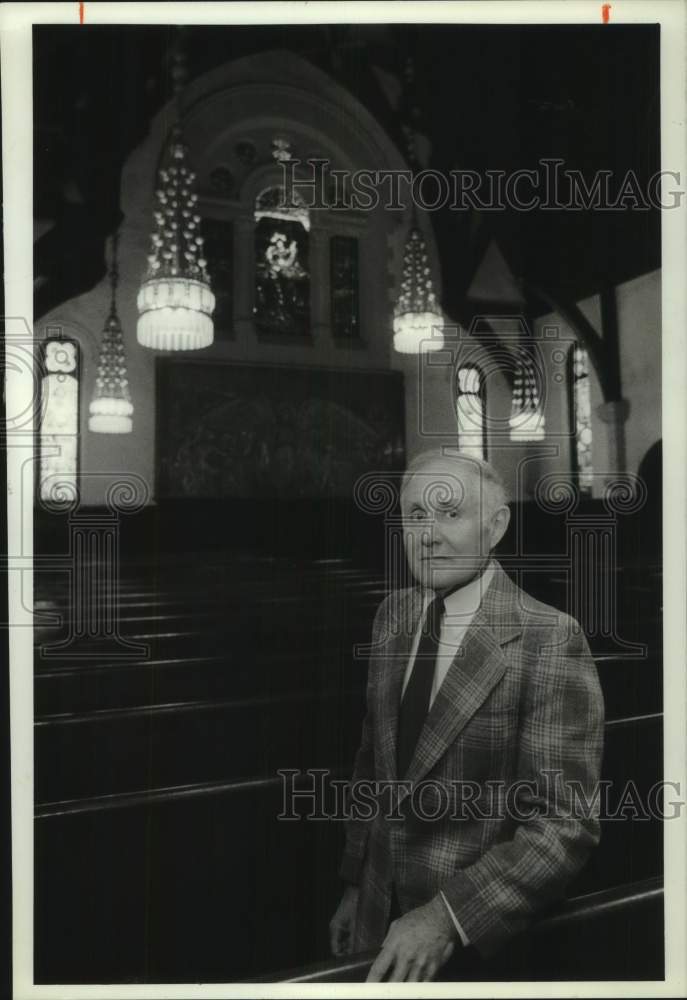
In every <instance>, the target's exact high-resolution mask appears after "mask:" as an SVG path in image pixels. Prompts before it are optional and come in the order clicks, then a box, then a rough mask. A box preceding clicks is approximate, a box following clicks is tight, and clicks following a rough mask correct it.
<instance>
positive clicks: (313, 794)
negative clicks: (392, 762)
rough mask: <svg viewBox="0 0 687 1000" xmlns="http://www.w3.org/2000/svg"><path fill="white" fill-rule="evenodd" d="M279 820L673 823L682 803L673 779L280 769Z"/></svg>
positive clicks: (547, 771) (545, 772)
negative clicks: (396, 775)
mask: <svg viewBox="0 0 687 1000" xmlns="http://www.w3.org/2000/svg"><path fill="white" fill-rule="evenodd" d="M277 774H278V775H279V777H280V779H281V789H282V808H281V812H280V813H279V814H278V816H277V818H278V819H280V820H303V819H305V820H340V821H344V822H346V821H350V820H355V821H360V822H372V821H374V820H376V819H379V818H383V819H385V820H395V821H405V820H408V819H412V818H414V819H416V820H418V821H420V822H445V821H447V820H450V821H457V822H459V821H465V820H485V821H486V820H504V819H510V820H512V821H513V822H515V823H525V822H528V821H531V820H534V819H547V820H548V819H552V820H560V821H566V820H588V819H592V818H593V819H596V818H598V819H601V820H603V821H604V822H613V821H615V822H618V821H625V822H626V821H632V822H636V821H638V820H639V821H641V820H644V821H649V820H668V819H679V818H680V816H681V814H682V808H683V806H684V805H685V801H684V799H683V798H682V795H681V788H680V783H679V782H677V781H667V780H663V781H658V782H655V783H654V784H653V785H651V786H650V787H649V788H648V789H645V790H640V789H639V788H638V786H637V784H636V783H635V782H634V781H631V780H629V781H626V782H624V783H623V785H622V786H619V785H618V784H617V783H615V782H613V781H608V780H601V781H599V782H598V783H596V784H595V785H594V786H593V787H585V786H583V785H582V783H581V782H579V781H574V780H564V779H563V772H562V771H561V770H560V769H557V768H542V770H541V771H540V772H538V774H537V776H536V777H535V778H532V779H519V780H517V781H513V782H511V783H507V782H505V781H502V780H487V781H484V782H477V781H472V780H463V779H456V780H451V781H439V780H437V779H434V778H427V779H424V780H421V781H415V782H413V781H409V780H407V779H403V780H385V781H376V780H368V779H366V780H359V781H350V782H349V781H347V780H345V779H342V778H336V777H334V776H333V774H332V772H331V771H329V770H328V769H326V768H309V769H308V770H307V771H301V770H299V769H298V768H280V769H279V770H278V771H277Z"/></svg>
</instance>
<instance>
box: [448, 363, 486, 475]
mask: <svg viewBox="0 0 687 1000" xmlns="http://www.w3.org/2000/svg"><path fill="white" fill-rule="evenodd" d="M455 393H456V420H457V423H458V446H459V448H460V450H461V451H465V452H467V453H468V454H470V455H474V456H475V457H476V458H486V457H487V421H486V399H485V392H484V380H483V379H482V373H481V372H480V370H479V368H477V366H476V365H469V366H466V367H463V368H459V369H458V370H457V372H456V382H455Z"/></svg>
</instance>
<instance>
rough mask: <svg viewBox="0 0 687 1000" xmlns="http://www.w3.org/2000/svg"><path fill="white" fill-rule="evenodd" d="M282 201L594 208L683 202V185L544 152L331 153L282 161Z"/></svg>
mask: <svg viewBox="0 0 687 1000" xmlns="http://www.w3.org/2000/svg"><path fill="white" fill-rule="evenodd" d="M281 168H282V173H283V183H282V190H283V192H284V207H288V206H289V205H293V204H294V203H296V202H297V203H298V204H301V205H303V206H304V207H305V208H308V209H325V210H329V211H337V210H339V211H341V210H344V211H358V212H369V211H373V210H374V209H376V208H380V207H381V208H385V209H390V210H397V211H400V210H401V209H403V208H405V207H406V206H407V205H408V204H412V205H414V206H415V207H416V208H418V209H421V210H422V211H424V212H437V211H439V210H445V209H449V210H450V211H454V212H465V211H468V210H470V209H476V210H478V211H481V212H504V211H506V210H507V209H511V210H513V211H516V212H532V211H535V210H536V211H595V212H625V211H645V212H646V211H649V210H650V209H652V208H653V209H671V208H680V207H681V204H682V198H683V196H684V195H685V190H684V189H683V188H682V187H681V186H680V184H681V178H680V173H679V171H675V170H659V171H657V172H656V173H653V174H651V175H650V176H649V178H648V179H647V180H645V181H644V182H642V181H641V180H640V178H639V177H638V175H637V174H636V172H635V171H633V170H628V171H626V173H624V174H623V175H622V176H617V175H616V174H614V173H613V171H612V170H599V171H596V172H595V173H594V174H592V175H591V176H586V175H585V174H584V173H583V172H582V171H581V170H578V169H572V168H566V167H565V161H564V160H561V159H554V158H551V159H541V160H538V161H537V167H536V169H531V170H526V169H521V170H514V171H510V172H509V171H506V170H491V169H490V170H485V171H483V172H482V173H480V172H479V171H476V170H450V171H448V172H444V171H441V170H435V169H426V170H420V171H416V172H413V171H411V170H340V169H334V168H332V167H331V165H330V161H329V160H326V159H321V160H320V159H309V160H305V161H302V160H297V159H288V160H282V161H281Z"/></svg>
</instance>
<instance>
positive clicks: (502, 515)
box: [489, 504, 510, 549]
mask: <svg viewBox="0 0 687 1000" xmlns="http://www.w3.org/2000/svg"><path fill="white" fill-rule="evenodd" d="M509 524H510V507H506V506H505V504H504V506H503V507H499V509H498V510H497V511H495V512H494V513H493V514H492V516H491V525H490V528H489V533H490V535H489V543H490V547H491V548H492V549H495V548H496V546H497V545H498V544H499V542H500V541H501V539H502V538H503V536H504V535H505V533H506V530H507V528H508V525H509Z"/></svg>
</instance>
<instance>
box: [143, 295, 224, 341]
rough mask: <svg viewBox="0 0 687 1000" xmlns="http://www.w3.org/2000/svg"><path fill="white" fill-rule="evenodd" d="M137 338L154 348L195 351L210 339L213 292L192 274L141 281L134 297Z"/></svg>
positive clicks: (212, 334) (212, 331)
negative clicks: (189, 275)
mask: <svg viewBox="0 0 687 1000" xmlns="http://www.w3.org/2000/svg"><path fill="white" fill-rule="evenodd" d="M137 305H138V311H139V317H138V324H137V326H136V339H137V340H138V342H139V344H142V345H143V346H144V347H150V348H153V349H154V350H157V351H194V350H198V349H200V348H202V347H209V345H210V344H211V343H212V341H213V337H214V329H213V322H212V312H213V310H214V308H215V296H214V295H213V293H212V291H211V290H210V287H209V285H207V284H206V283H205V282H203V281H196V280H195V279H193V278H182V277H165V278H151V279H149V280H148V281H144V282H143V284H142V285H141V288H140V290H139V293H138V299H137Z"/></svg>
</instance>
